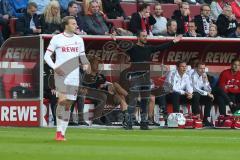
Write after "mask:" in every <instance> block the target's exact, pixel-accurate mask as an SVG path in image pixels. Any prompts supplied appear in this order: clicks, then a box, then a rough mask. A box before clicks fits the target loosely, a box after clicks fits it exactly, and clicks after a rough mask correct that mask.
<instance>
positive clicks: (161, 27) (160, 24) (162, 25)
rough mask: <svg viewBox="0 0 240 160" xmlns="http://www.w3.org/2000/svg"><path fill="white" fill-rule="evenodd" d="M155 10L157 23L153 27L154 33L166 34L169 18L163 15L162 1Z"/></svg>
mask: <svg viewBox="0 0 240 160" xmlns="http://www.w3.org/2000/svg"><path fill="white" fill-rule="evenodd" d="M154 12H155V14H154V18H155V19H156V23H155V24H154V25H153V27H152V33H153V35H154V36H158V35H165V34H166V33H167V19H166V18H165V17H163V16H162V14H163V9H162V6H161V4H160V3H157V4H156V5H155V6H154Z"/></svg>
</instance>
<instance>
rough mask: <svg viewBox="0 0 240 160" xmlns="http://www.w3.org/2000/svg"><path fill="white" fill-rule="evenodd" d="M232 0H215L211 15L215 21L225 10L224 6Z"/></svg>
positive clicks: (212, 4)
mask: <svg viewBox="0 0 240 160" xmlns="http://www.w3.org/2000/svg"><path fill="white" fill-rule="evenodd" d="M228 1H230V0H213V1H212V3H211V5H210V7H211V17H212V19H213V21H214V22H216V21H217V18H218V16H219V15H220V14H222V12H223V7H224V6H225V5H226V4H228Z"/></svg>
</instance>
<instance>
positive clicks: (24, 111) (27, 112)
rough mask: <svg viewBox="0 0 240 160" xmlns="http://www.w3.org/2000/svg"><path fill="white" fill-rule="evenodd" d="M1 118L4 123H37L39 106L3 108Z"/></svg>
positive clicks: (0, 112) (0, 113) (0, 109)
mask: <svg viewBox="0 0 240 160" xmlns="http://www.w3.org/2000/svg"><path fill="white" fill-rule="evenodd" d="M0 118H1V121H2V122H16V121H20V122H24V121H25V122H27V121H37V120H38V117H37V106H1V108H0Z"/></svg>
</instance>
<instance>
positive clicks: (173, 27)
mask: <svg viewBox="0 0 240 160" xmlns="http://www.w3.org/2000/svg"><path fill="white" fill-rule="evenodd" d="M163 36H168V37H176V36H177V22H176V20H174V19H170V20H168V21H167V33H166V34H164V35H163Z"/></svg>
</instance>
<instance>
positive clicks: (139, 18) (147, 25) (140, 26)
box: [129, 3, 156, 35]
mask: <svg viewBox="0 0 240 160" xmlns="http://www.w3.org/2000/svg"><path fill="white" fill-rule="evenodd" d="M155 23H156V20H155V18H154V17H153V16H152V15H151V14H150V5H149V4H146V3H143V4H142V5H141V6H140V7H139V12H135V13H133V14H132V17H131V20H130V24H129V30H130V31H131V32H132V33H133V34H137V32H139V31H141V30H143V31H147V33H148V35H149V34H150V32H151V26H152V25H154V24H155Z"/></svg>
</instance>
